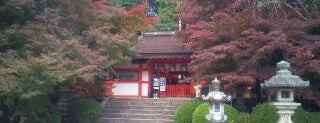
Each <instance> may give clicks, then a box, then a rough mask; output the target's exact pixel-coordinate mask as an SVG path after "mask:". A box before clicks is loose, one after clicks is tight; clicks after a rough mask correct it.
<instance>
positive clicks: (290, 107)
mask: <svg viewBox="0 0 320 123" xmlns="http://www.w3.org/2000/svg"><path fill="white" fill-rule="evenodd" d="M271 105H273V106H274V107H275V108H276V110H277V113H278V115H279V120H278V122H277V123H293V122H292V120H291V116H292V114H293V113H294V110H295V109H297V108H298V107H299V106H300V105H301V104H300V103H295V102H274V103H271Z"/></svg>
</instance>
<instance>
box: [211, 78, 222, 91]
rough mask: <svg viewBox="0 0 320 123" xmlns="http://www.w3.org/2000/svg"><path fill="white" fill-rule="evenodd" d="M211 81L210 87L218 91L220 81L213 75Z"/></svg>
mask: <svg viewBox="0 0 320 123" xmlns="http://www.w3.org/2000/svg"><path fill="white" fill-rule="evenodd" d="M211 83H212V88H213V90H215V91H219V90H220V88H221V81H220V80H218V78H217V77H215V78H214V80H212V82H211Z"/></svg>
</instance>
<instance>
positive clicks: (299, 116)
mask: <svg viewBox="0 0 320 123" xmlns="http://www.w3.org/2000/svg"><path fill="white" fill-rule="evenodd" d="M291 119H292V121H293V123H307V118H306V111H305V110H304V109H303V108H301V107H299V108H297V109H296V110H295V111H294V114H293V115H292V116H291Z"/></svg>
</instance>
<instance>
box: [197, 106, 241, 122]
mask: <svg viewBox="0 0 320 123" xmlns="http://www.w3.org/2000/svg"><path fill="white" fill-rule="evenodd" d="M224 109H225V114H226V115H227V116H228V121H227V122H228V123H233V122H235V121H236V119H237V117H238V114H239V113H238V111H237V110H236V109H235V108H233V107H232V106H230V105H227V104H225V105H224ZM208 110H209V109H208V103H203V104H201V105H199V106H198V107H197V108H196V109H195V110H194V112H193V115H192V123H209V122H208V121H207V119H206V118H205V116H206V115H207V114H208Z"/></svg>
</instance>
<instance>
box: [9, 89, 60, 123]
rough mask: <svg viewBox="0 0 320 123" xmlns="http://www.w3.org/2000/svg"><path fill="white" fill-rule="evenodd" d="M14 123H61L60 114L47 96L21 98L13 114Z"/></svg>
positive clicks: (11, 117) (11, 115)
mask: <svg viewBox="0 0 320 123" xmlns="http://www.w3.org/2000/svg"><path fill="white" fill-rule="evenodd" d="M9 116H10V119H11V120H12V122H19V123H20V122H23V123H60V113H59V110H58V108H57V107H56V106H54V105H53V104H52V103H51V101H50V99H49V98H48V97H47V96H40V95H38V96H33V97H28V98H27V97H26V98H20V99H19V100H18V101H17V105H16V107H15V108H14V111H13V113H12V114H9Z"/></svg>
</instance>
